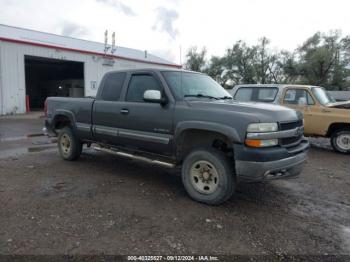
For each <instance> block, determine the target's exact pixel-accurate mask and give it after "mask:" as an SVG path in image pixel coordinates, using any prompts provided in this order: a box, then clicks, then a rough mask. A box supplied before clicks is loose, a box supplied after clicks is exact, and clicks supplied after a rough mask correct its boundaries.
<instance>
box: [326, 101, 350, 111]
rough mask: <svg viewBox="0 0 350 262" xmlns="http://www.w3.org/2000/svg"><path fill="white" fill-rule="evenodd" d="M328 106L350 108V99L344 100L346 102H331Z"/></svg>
mask: <svg viewBox="0 0 350 262" xmlns="http://www.w3.org/2000/svg"><path fill="white" fill-rule="evenodd" d="M327 107H331V108H343V109H344V108H348V109H350V100H349V101H344V102H336V103H331V104H328V105H327Z"/></svg>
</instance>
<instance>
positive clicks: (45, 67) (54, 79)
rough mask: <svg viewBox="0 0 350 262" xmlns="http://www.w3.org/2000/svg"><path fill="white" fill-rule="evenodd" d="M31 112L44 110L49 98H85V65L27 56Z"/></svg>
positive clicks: (26, 68)
mask: <svg viewBox="0 0 350 262" xmlns="http://www.w3.org/2000/svg"><path fill="white" fill-rule="evenodd" d="M24 60H25V80H26V95H27V98H28V99H29V105H30V110H31V111H32V110H42V109H43V108H44V103H45V99H46V98H47V97H49V96H65V97H83V96H84V63H82V62H73V61H66V60H64V61H62V60H57V59H48V58H43V57H33V56H25V58H24Z"/></svg>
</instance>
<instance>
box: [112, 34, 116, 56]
mask: <svg viewBox="0 0 350 262" xmlns="http://www.w3.org/2000/svg"><path fill="white" fill-rule="evenodd" d="M116 50H117V48H116V46H115V32H113V34H112V49H111V54H112V55H113V54H114V53H115V51H116Z"/></svg>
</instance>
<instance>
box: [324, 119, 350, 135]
mask: <svg viewBox="0 0 350 262" xmlns="http://www.w3.org/2000/svg"><path fill="white" fill-rule="evenodd" d="M341 129H348V130H350V123H346V122H336V123H332V124H330V125H329V127H328V130H327V133H326V137H331V136H332V134H333V133H334V132H336V131H338V130H341Z"/></svg>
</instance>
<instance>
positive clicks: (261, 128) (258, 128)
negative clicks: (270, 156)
mask: <svg viewBox="0 0 350 262" xmlns="http://www.w3.org/2000/svg"><path fill="white" fill-rule="evenodd" d="M276 131H278V125H277V123H253V124H250V125H248V128H247V139H246V140H245V144H246V145H247V146H250V147H271V146H277V145H278V139H258V138H255V139H254V137H258V135H259V134H260V133H271V132H276Z"/></svg>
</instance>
